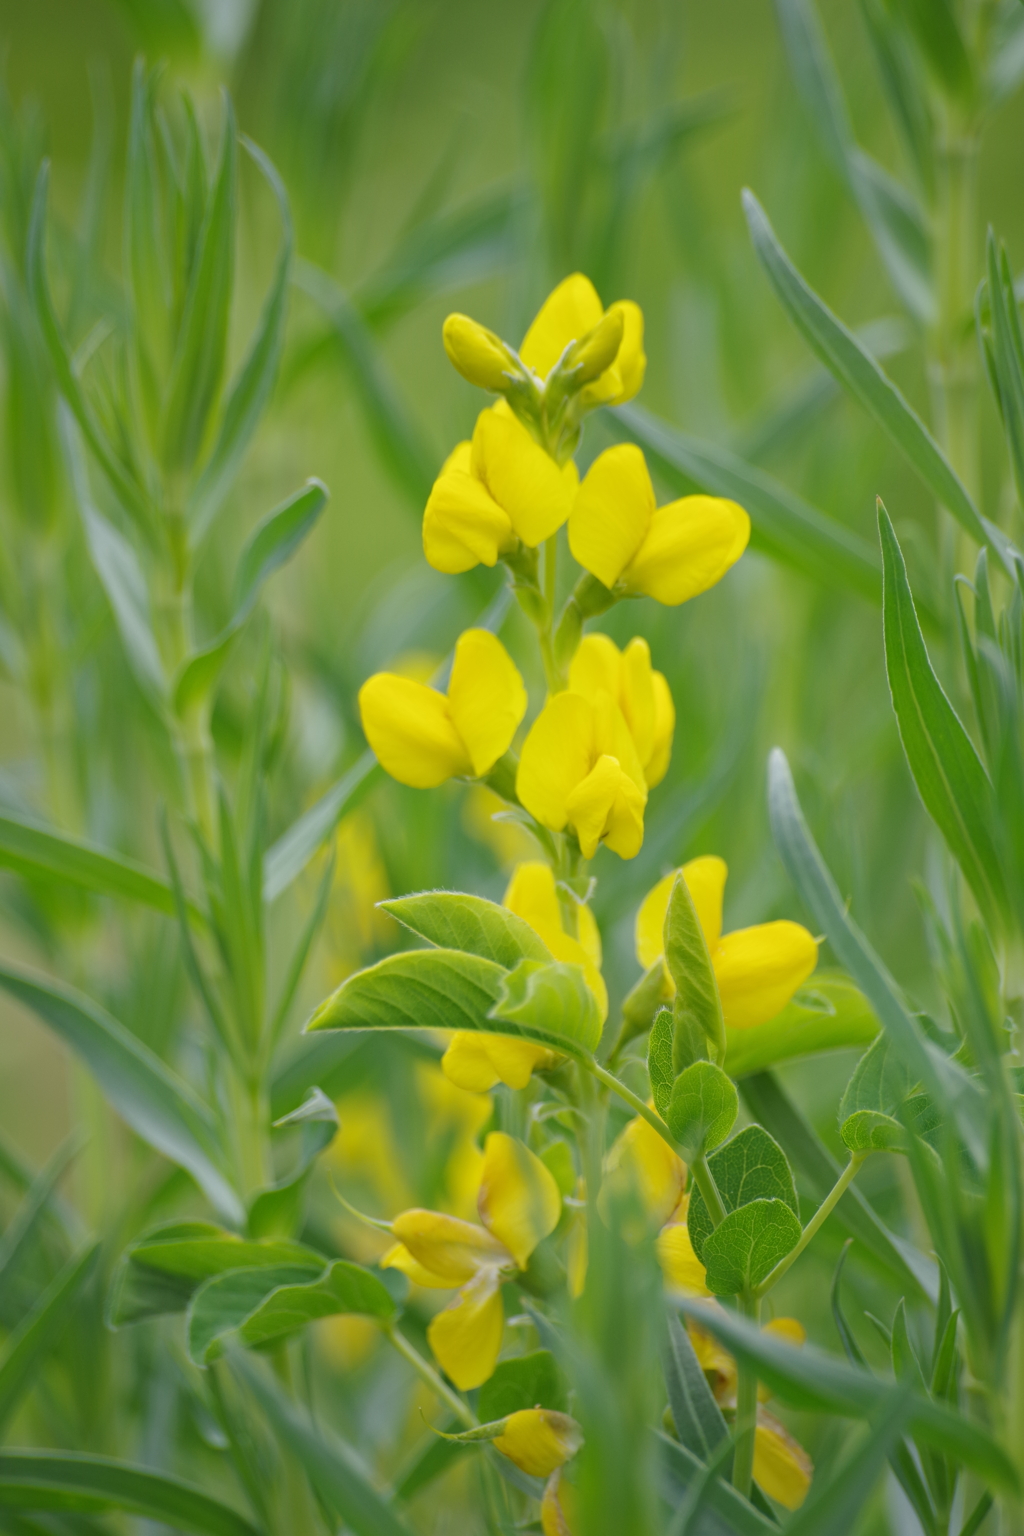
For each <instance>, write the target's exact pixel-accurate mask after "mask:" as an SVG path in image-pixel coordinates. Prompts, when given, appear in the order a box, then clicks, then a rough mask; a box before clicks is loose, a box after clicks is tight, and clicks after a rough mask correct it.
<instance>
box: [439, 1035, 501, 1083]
mask: <svg viewBox="0 0 1024 1536" xmlns="http://www.w3.org/2000/svg"><path fill="white" fill-rule="evenodd" d="M441 1070H442V1072H443V1073H444V1075H445V1077H446V1078H447V1079H448V1081H449V1082H450V1083H454V1084H455V1086H456V1088H465V1089H466V1090H467V1092H468V1093H486V1092H487V1090H488V1089H489V1088H493V1087H494V1085H495V1083H496V1082H497V1081H498V1074H497V1072H496V1070H495V1067H494V1063H493V1061H492V1060H491V1058H490V1055H489V1054H488V1051H487V1047H486V1046H485V1044H484V1036H483V1035H479V1034H477V1032H476V1030H473V1029H457V1030H456V1031H455V1033H454V1034H453V1035H452V1038H451V1040H450V1041H449V1042H448V1049H447V1050H446V1051H445V1053H444V1055H443V1056H442V1057H441Z"/></svg>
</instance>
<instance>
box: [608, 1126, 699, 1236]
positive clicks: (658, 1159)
mask: <svg viewBox="0 0 1024 1536" xmlns="http://www.w3.org/2000/svg"><path fill="white" fill-rule="evenodd" d="M605 1171H606V1173H607V1174H608V1176H609V1178H612V1179H616V1178H623V1179H626V1180H628V1181H630V1182H631V1183H632V1184H633V1185H634V1187H635V1189H636V1192H637V1194H638V1195H639V1196H640V1199H641V1200H642V1201H643V1205H644V1209H645V1210H646V1211H647V1213H648V1215H649V1216H650V1218H651V1221H652V1222H654V1223H656V1224H657V1225H658V1226H659V1227H660V1226H661V1225H662V1224H663V1223H664V1222H666V1221H668V1219H669V1217H670V1216H671V1215H672V1213H673V1211H675V1210H676V1208H677V1206H678V1205H679V1202H680V1200H681V1199H682V1197H683V1194H684V1192H685V1190H686V1164H685V1163H684V1162H683V1160H682V1158H681V1157H679V1156H678V1155H677V1154H676V1153H675V1152H673V1150H672V1148H671V1147H670V1146H669V1145H668V1143H667V1142H666V1141H665V1139H664V1137H663V1136H659V1135H658V1133H657V1131H656V1130H654V1129H653V1127H652V1126H650V1125H649V1124H648V1123H647V1121H646V1120H645V1119H644V1118H643V1117H642V1116H641V1115H637V1117H636V1119H635V1120H630V1122H629V1124H628V1125H627V1126H626V1127H625V1128H624V1129H623V1131H622V1132H621V1133H620V1135H619V1136H618V1137H617V1139H616V1141H615V1143H614V1145H613V1146H612V1147H611V1149H610V1150H609V1153H608V1157H607V1160H606V1163H605Z"/></svg>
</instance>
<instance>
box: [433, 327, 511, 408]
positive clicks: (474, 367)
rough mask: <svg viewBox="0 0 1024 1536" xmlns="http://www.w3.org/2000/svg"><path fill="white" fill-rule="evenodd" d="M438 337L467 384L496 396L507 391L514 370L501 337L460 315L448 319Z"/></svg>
mask: <svg viewBox="0 0 1024 1536" xmlns="http://www.w3.org/2000/svg"><path fill="white" fill-rule="evenodd" d="M441 334H442V336H443V338H444V349H445V351H446V352H447V354H448V360H449V362H450V363H451V364H452V367H453V368H456V369H457V370H458V372H459V373H461V374H462V377H463V378H464V379H468V380H469V382H470V384H477V385H479V387H480V388H481V389H490V390H493V391H495V393H500V392H501V391H502V390H503V389H507V388H508V385H509V383H510V382H511V380H512V378H513V377H514V376H515V373H516V371H517V370H516V364H515V359H514V358H511V357H510V356H509V354H508V349H507V347H506V346H505V343H504V342H503V341H502V339H501V337H500V336H495V334H494V332H493V331H489V330H488V329H487V327H486V326H484V325H480V324H479V322H478V321H476V320H471V319H470V318H469V316H468V315H459V314H455V315H449V316H448V318H447V320H446V321H445V323H444V329H443V331H442V333H441Z"/></svg>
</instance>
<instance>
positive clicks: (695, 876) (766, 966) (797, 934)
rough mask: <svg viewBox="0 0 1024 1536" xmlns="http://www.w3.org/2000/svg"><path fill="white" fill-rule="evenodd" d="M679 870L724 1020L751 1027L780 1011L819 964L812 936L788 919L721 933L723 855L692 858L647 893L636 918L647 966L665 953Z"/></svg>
mask: <svg viewBox="0 0 1024 1536" xmlns="http://www.w3.org/2000/svg"><path fill="white" fill-rule="evenodd" d="M680 873H681V874H682V876H683V879H684V880H685V881H686V886H687V889H688V890H689V892H690V896H691V897H692V899H693V904H694V907H695V908H696V910H697V916H698V918H699V919H700V924H701V927H702V929H703V930H704V938H705V940H706V941H707V946H708V951H709V953H710V955H711V964H712V966H713V967H714V971H715V980H716V981H717V982H718V991H719V995H720V996H721V999H722V1014H723V1016H724V1018H725V1022H726V1025H727V1026H728V1027H729V1028H731V1029H751V1028H752V1027H753V1026H754V1025H757V1024H766V1023H767V1022H768V1020H769V1019H774V1017H775V1015H776V1014H777V1013H781V1012H782V1010H783V1008H785V1006H786V1004H787V1003H788V1002H789V1000H790V998H791V997H792V996H793V993H794V992H795V991H796V990H797V988H798V987H799V986H802V985H803V983H804V982H805V981H806V980H807V978H808V976H809V975H810V974H811V972H812V971H813V970H814V967H815V966H816V965H817V963H818V946H817V944H816V943H815V940H814V938H813V936H812V935H811V934H810V933H808V931H807V929H806V928H804V927H802V926H801V925H800V924H799V923H792V922H789V921H788V920H786V919H783V920H781V921H778V922H774V923H758V924H757V925H756V926H755V927H753V928H738V929H737V930H736V931H735V932H734V933H726V934H723V933H722V894H723V892H724V890H725V881H726V877H727V875H728V869H727V867H726V864H725V861H724V860H723V859H719V858H716V857H714V856H713V855H708V856H705V857H702V858H699V859H691V861H690V863H689V864H684V865H683V867H682V870H681V871H680V870H673V871H672V873H671V874H668V875H666V876H665V878H664V879H663V880H659V881H658V884H657V885H656V886H655V887H654V889H653V890H652V891H650V892H648V894H647V896H646V897H645V898H644V901H643V903H642V905H641V907H640V910H639V912H638V913H637V918H636V953H637V959H638V960H639V961H640V964H641V965H642V966H643V968H644V970H648V969H649V968H650V967H651V966H652V965H654V964H655V963H656V962H657V961H658V960H660V959H661V958H662V956H663V955H664V952H665V940H664V928H665V914H666V912H667V911H668V903H669V897H670V896H671V894H672V887H673V885H674V884H675V880H676V875H677V874H680ZM665 979H666V987H667V989H668V991H669V993H670V994H671V992H672V991H673V990H674V988H673V986H672V981H671V978H670V977H669V976H668V974H667V972H666V978H665Z"/></svg>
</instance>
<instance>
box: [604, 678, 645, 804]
mask: <svg viewBox="0 0 1024 1536" xmlns="http://www.w3.org/2000/svg"><path fill="white" fill-rule="evenodd" d="M594 753H595V756H596V757H601V756H604V755H607V756H608V757H614V758H617V759H618V762H619V766H620V767H621V769H622V771H623V773H624V774H626V775H627V777H628V778H630V779H632V781H633V783H634V784H635V785H636V787H637V789H639V790H640V791H641V792H642V794H643V798H644V800H645V801H646V799H647V781H646V779H645V778H644V770H643V768H642V766H641V764H640V757H639V754H638V752H637V750H636V744H635V743H634V741H633V733H632V732H631V731H630V729H629V726H628V725H627V724H626V717H625V715H624V714H623V713H622V710H621V709H620V708H619V705H618V702H617V700H615V699H613V698H612V697H611V695H610V694H608V693H605V692H604V691H603V690H601V689H599V690H598V692H597V694H596V695H595V697H594Z"/></svg>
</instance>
